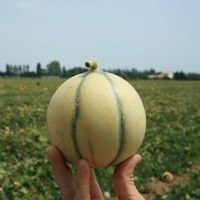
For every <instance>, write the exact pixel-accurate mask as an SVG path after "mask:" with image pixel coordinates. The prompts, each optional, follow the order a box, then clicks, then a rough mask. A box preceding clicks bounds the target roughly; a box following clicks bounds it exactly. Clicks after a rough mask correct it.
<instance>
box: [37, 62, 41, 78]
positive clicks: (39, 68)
mask: <svg viewBox="0 0 200 200" xmlns="http://www.w3.org/2000/svg"><path fill="white" fill-rule="evenodd" d="M36 74H37V77H41V75H42V69H41V64H40V63H38V64H37V69H36Z"/></svg>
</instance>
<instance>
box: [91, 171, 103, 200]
mask: <svg viewBox="0 0 200 200" xmlns="http://www.w3.org/2000/svg"><path fill="white" fill-rule="evenodd" d="M90 193H91V199H99V200H100V199H104V197H103V194H102V191H101V188H100V186H99V184H98V182H97V180H96V176H95V173H94V170H93V169H91V170H90Z"/></svg>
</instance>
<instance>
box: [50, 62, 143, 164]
mask: <svg viewBox="0 0 200 200" xmlns="http://www.w3.org/2000/svg"><path fill="white" fill-rule="evenodd" d="M85 65H86V66H87V67H88V68H89V70H88V72H85V73H82V74H79V75H76V76H74V77H72V78H70V79H68V80H66V81H65V82H64V83H63V84H62V85H61V86H60V87H59V88H58V89H57V91H56V92H55V94H54V95H53V96H52V99H51V101H50V104H49V107H48V112H47V128H48V133H49V136H50V140H51V142H52V144H53V145H55V146H57V147H58V148H59V149H60V151H61V152H62V153H63V155H64V157H65V158H66V161H68V162H69V163H72V164H73V165H76V164H77V162H78V160H79V159H81V158H84V159H86V160H87V161H88V162H89V164H90V166H91V167H105V166H110V165H117V164H118V163H120V162H122V161H124V160H126V159H127V158H129V157H130V156H131V155H133V154H134V153H135V152H136V151H137V150H138V149H139V147H140V145H141V144H142V141H143V138H144V135H145V130H146V115H145V110H144V106H143V103H142V101H141V98H140V96H139V95H138V93H137V92H136V90H135V89H134V88H133V87H132V86H131V85H130V84H129V83H128V82H127V81H125V80H124V79H122V78H120V77H119V76H116V75H114V74H111V73H107V72H104V71H102V70H101V69H100V68H99V67H98V66H97V63H96V62H95V61H94V60H89V61H87V62H86V63H85Z"/></svg>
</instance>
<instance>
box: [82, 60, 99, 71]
mask: <svg viewBox="0 0 200 200" xmlns="http://www.w3.org/2000/svg"><path fill="white" fill-rule="evenodd" d="M85 66H86V67H87V68H89V69H92V70H94V69H97V68H98V65H97V63H96V61H95V60H92V59H90V60H88V61H86V62H85Z"/></svg>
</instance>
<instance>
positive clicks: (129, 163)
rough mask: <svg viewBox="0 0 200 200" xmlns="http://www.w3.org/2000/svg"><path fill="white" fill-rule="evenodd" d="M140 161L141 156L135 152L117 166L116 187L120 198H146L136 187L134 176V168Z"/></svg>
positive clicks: (131, 199) (138, 199)
mask: <svg viewBox="0 0 200 200" xmlns="http://www.w3.org/2000/svg"><path fill="white" fill-rule="evenodd" d="M140 161H141V156H140V155H139V154H135V155H133V156H131V157H130V158H129V159H128V160H126V161H124V162H123V163H121V164H119V165H118V166H117V167H116V169H115V172H114V187H115V191H116V194H117V196H118V199H119V200H120V199H126V200H129V199H130V200H134V199H137V200H143V199H144V198H143V197H142V196H141V194H140V193H139V192H138V190H137V188H136V187H135V184H134V178H133V172H134V169H135V167H136V166H137V165H138V164H139V162H140Z"/></svg>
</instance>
